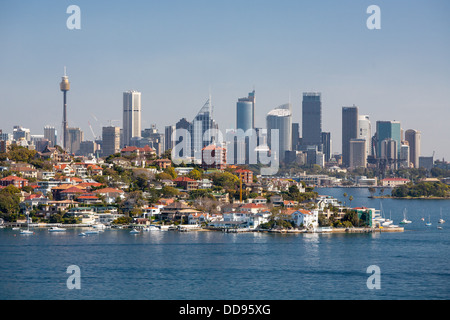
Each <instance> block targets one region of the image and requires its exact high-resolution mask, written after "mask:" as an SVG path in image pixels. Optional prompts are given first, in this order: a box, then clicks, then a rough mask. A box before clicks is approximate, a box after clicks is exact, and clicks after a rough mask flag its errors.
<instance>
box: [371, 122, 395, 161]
mask: <svg viewBox="0 0 450 320" xmlns="http://www.w3.org/2000/svg"><path fill="white" fill-rule="evenodd" d="M386 139H392V140H394V141H395V142H396V148H397V155H396V157H395V159H396V160H398V159H399V157H400V148H401V126H400V122H399V121H377V158H381V159H384V158H385V157H384V156H383V151H384V150H383V148H382V143H383V141H384V140H386ZM392 159H394V157H392Z"/></svg>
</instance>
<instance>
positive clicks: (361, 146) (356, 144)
mask: <svg viewBox="0 0 450 320" xmlns="http://www.w3.org/2000/svg"><path fill="white" fill-rule="evenodd" d="M366 146H367V141H366V139H350V141H349V147H350V150H349V160H350V162H349V167H350V168H351V169H356V168H365V167H366V166H367V156H366V155H367V151H366Z"/></svg>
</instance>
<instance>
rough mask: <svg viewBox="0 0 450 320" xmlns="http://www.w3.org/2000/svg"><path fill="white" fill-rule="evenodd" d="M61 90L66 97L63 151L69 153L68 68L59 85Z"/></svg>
mask: <svg viewBox="0 0 450 320" xmlns="http://www.w3.org/2000/svg"><path fill="white" fill-rule="evenodd" d="M59 88H60V89H61V91H62V92H63V95H64V106H63V149H64V151H67V148H68V144H69V132H68V127H69V125H68V123H67V91H69V90H70V83H69V77H68V76H67V75H66V67H64V76H63V77H62V81H61V83H60V85H59Z"/></svg>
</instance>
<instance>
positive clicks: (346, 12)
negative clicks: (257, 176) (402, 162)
mask: <svg viewBox="0 0 450 320" xmlns="http://www.w3.org/2000/svg"><path fill="white" fill-rule="evenodd" d="M169 2H170V3H167V4H166V3H164V4H158V5H156V4H155V2H150V4H148V3H143V2H140V1H136V2H135V4H136V6H137V7H139V8H140V9H142V10H139V12H136V10H135V9H136V8H134V10H133V11H131V10H130V9H129V7H131V8H133V6H129V7H128V6H126V5H125V4H124V3H119V4H117V3H114V4H108V5H106V4H105V3H103V4H101V3H100V4H99V3H96V4H91V3H89V2H86V1H79V2H78V3H77V5H79V6H80V8H81V19H82V28H81V30H68V29H67V28H66V26H65V21H66V19H67V17H68V15H67V14H66V13H65V9H66V8H67V6H68V5H69V4H68V3H61V4H58V5H54V4H53V3H52V4H50V2H48V3H47V2H45V1H44V2H40V3H39V4H23V3H15V2H12V1H6V2H2V4H1V5H0V9H1V10H0V12H1V13H0V29H1V30H2V32H1V33H0V39H1V40H2V42H3V43H5V48H7V49H6V50H4V51H3V52H2V53H1V54H0V55H1V56H2V58H3V59H0V60H1V62H0V66H1V69H2V70H3V72H2V73H1V74H0V96H1V100H0V105H1V106H2V117H1V118H0V128H1V129H3V131H4V132H12V129H13V126H15V125H21V126H23V127H25V128H30V129H31V132H32V133H33V134H43V128H44V126H46V125H50V126H53V127H55V128H56V130H57V131H58V133H61V123H62V112H61V93H60V91H58V90H56V89H55V87H56V86H57V85H58V83H59V81H60V75H61V71H62V68H63V66H67V74H68V75H69V76H70V79H71V80H70V82H71V90H70V91H69V92H68V93H67V95H68V122H69V123H68V125H69V126H70V127H80V128H81V129H82V131H83V132H85V139H86V140H93V137H92V136H91V134H90V130H89V122H90V124H92V126H93V128H94V132H95V135H96V136H97V137H100V136H101V133H102V132H101V130H102V127H104V126H107V125H108V124H109V123H110V122H109V121H113V120H119V121H120V122H121V119H122V117H121V109H122V106H121V102H122V99H121V98H122V97H121V95H122V92H124V91H126V90H130V89H135V90H138V91H140V92H142V128H143V129H145V128H150V127H151V125H152V124H156V125H157V127H158V129H159V130H160V132H164V127H165V126H168V125H174V124H175V123H176V122H177V121H179V119H181V118H183V117H185V118H187V119H192V118H193V117H194V116H195V113H196V111H197V110H198V108H199V106H201V104H202V102H203V101H205V100H206V97H207V96H208V94H209V91H210V90H211V93H212V97H213V100H214V106H215V109H214V112H215V118H216V120H217V121H218V123H219V128H221V130H225V129H227V128H234V127H235V125H236V122H235V121H236V119H235V113H234V112H230V111H231V110H234V109H235V108H236V101H237V99H238V98H240V97H241V96H242V93H243V92H244V93H245V92H250V91H251V90H252V89H253V88H254V89H255V90H256V92H257V95H258V103H257V106H256V110H255V126H256V127H265V125H264V123H265V116H266V114H267V113H268V112H269V111H270V110H272V109H273V108H274V107H276V106H278V105H280V104H282V103H285V102H287V101H288V100H289V101H290V102H291V104H292V116H293V118H292V122H293V123H302V122H301V99H302V94H303V92H310V91H313V92H321V94H322V101H321V102H322V112H323V124H322V127H323V129H324V130H325V131H328V132H331V139H332V141H333V146H332V150H333V152H340V151H341V148H342V146H341V145H340V141H341V137H340V135H341V121H340V112H341V107H342V106H343V105H353V104H355V105H357V106H359V108H360V111H361V113H363V114H367V115H369V117H370V119H371V123H372V126H374V125H375V123H376V121H394V120H397V121H400V123H401V126H402V129H403V130H404V131H406V130H408V129H414V130H418V131H420V132H421V133H422V135H421V153H422V154H421V155H424V156H428V155H431V154H432V153H433V151H435V152H436V154H435V158H439V159H441V158H443V157H445V158H446V159H447V160H448V159H449V158H450V150H449V149H450V148H449V147H448V143H447V141H446V139H445V137H446V136H448V135H449V130H450V129H449V128H448V127H447V126H446V123H445V122H446V119H448V118H449V117H450V111H449V110H450V108H448V102H447V100H448V99H447V98H446V96H445V93H446V90H445V89H446V88H448V87H449V84H450V81H449V76H448V74H450V62H449V61H448V59H446V58H445V57H448V56H449V53H450V48H449V43H448V41H447V42H446V41H442V40H443V39H446V38H448V30H450V28H449V26H450V23H449V22H448V20H447V19H446V17H445V14H444V12H448V10H447V9H448V8H449V4H448V3H442V2H437V1H431V2H425V1H413V2H410V3H408V8H407V9H408V10H407V11H406V12H405V10H404V9H405V8H403V6H402V5H399V4H398V3H396V4H395V3H394V4H392V3H388V2H386V1H377V2H378V3H377V4H378V5H379V6H380V7H381V12H382V29H381V30H368V29H367V27H366V25H365V22H366V19H367V18H368V15H367V14H366V12H365V9H366V8H367V7H368V6H369V5H370V4H371V3H369V2H363V3H357V2H355V1H343V2H340V3H339V4H334V3H332V2H324V1H323V2H320V3H319V4H308V5H305V4H304V3H297V2H292V1H280V2H277V3H275V2H270V1H262V2H260V3H258V6H254V5H253V3H251V2H249V1H243V2H239V5H240V6H239V7H237V4H238V2H234V1H231V2H230V3H228V4H220V3H215V2H214V3H212V4H210V5H206V2H203V1H193V3H192V4H191V8H187V7H189V6H186V5H185V4H183V3H182V2H177V1H175V2H174V1H169ZM208 4H209V3H208ZM169 8H170V9H173V10H169ZM250 8H251V9H253V12H254V13H255V14H254V22H255V23H254V24H253V25H252V26H251V27H247V26H245V25H244V24H243V21H240V20H239V19H243V17H245V16H246V15H245V12H246V9H247V11H248V10H249V9H250ZM287 9H289V10H287ZM219 12H220V13H221V15H219ZM121 13H123V16H121V15H120V14H121ZM132 13H133V14H136V20H135V21H136V26H134V23H131V20H129V19H128V18H129V17H130V16H131V14H132ZM285 15H287V18H286V19H285V20H283V19H282V17H284V16H285ZM205 16H206V17H208V18H207V19H206V21H205V19H202V18H203V17H205ZM234 16H235V17H234ZM120 17H122V19H117V18H120ZM271 18H273V20H272V21H274V22H273V23H269V24H268V25H266V26H265V25H264V24H263V22H267V21H268V20H267V19H269V20H270V19H271ZM175 20H176V21H177V23H176V25H175V26H174V27H170V24H171V23H173V22H174V21H175ZM411 20H412V21H414V23H413V22H411ZM135 21H133V22H135ZM319 21H322V23H319ZM323 21H326V23H323ZM162 22H164V23H162ZM161 23H162V27H161V28H160V27H159V24H161ZM208 23H209V24H211V26H210V27H206V25H205V24H208ZM244 26H245V28H243V27H244ZM180 27H185V28H184V29H183V28H180ZM229 27H230V28H229ZM122 29H123V30H122ZM208 29H209V30H208ZM139 30H142V31H139ZM125 34H130V36H129V38H123V39H124V42H125V44H124V45H123V47H127V46H126V44H130V43H138V44H139V45H140V46H138V47H137V49H135V50H134V49H133V50H125V49H124V48H121V47H120V46H119V45H118V44H117V43H118V39H122V37H125ZM214 35H215V36H216V37H214ZM19 39H20V40H19ZM62 39H66V40H67V41H66V42H65V43H61V40H62ZM169 39H170V41H169ZM244 39H245V40H247V43H246V46H247V47H245V48H242V47H241V46H240V44H241V43H244V42H243V40H244ZM418 41H420V42H421V46H419V47H420V48H419V47H418V46H417V45H416V44H417V42H418ZM304 43H307V44H308V46H306V48H308V50H304V48H305V46H302V45H303V44H304ZM155 44H157V45H155ZM430 47H432V48H433V50H431V51H430V50H427V49H426V48H430ZM280 48H281V49H282V50H280ZM331 52H333V53H334V54H331ZM19 62H20V63H19ZM23 86H26V87H27V95H22V94H21V93H20V92H21V89H22V88H23ZM19 96H20V97H21V98H20V99H17V97H19ZM120 122H119V123H120ZM300 130H302V128H301V127H300Z"/></svg>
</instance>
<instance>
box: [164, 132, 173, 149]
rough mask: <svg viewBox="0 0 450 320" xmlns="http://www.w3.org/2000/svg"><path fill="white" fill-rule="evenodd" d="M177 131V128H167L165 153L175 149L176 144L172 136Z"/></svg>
mask: <svg viewBox="0 0 450 320" xmlns="http://www.w3.org/2000/svg"><path fill="white" fill-rule="evenodd" d="M174 131H175V126H166V127H165V128H164V139H165V142H164V149H165V151H167V150H172V149H173V147H174V146H175V143H174V142H173V141H172V134H173V132H174Z"/></svg>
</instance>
